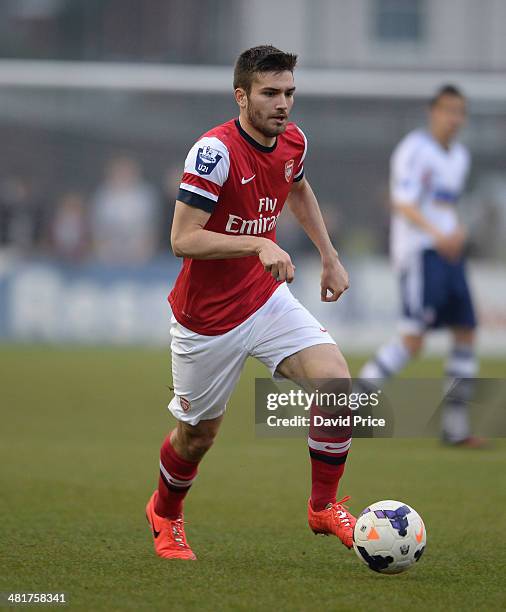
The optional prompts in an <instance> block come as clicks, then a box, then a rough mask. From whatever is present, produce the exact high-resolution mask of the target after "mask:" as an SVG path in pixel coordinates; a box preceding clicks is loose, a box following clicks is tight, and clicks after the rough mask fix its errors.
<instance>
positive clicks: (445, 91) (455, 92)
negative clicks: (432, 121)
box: [429, 83, 466, 108]
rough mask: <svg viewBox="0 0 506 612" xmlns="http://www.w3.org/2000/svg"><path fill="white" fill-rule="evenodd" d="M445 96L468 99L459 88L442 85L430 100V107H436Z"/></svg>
mask: <svg viewBox="0 0 506 612" xmlns="http://www.w3.org/2000/svg"><path fill="white" fill-rule="evenodd" d="M443 96H455V97H456V98H462V100H465V99H466V97H465V96H464V94H463V93H462V90H460V89H459V88H458V87H457V86H455V85H451V84H449V83H448V84H446V85H442V86H441V87H440V88H439V89H438V90H437V91H436V93H435V94H434V95H433V96H432V98H431V99H430V100H429V106H430V107H431V108H432V107H433V106H435V105H436V104H437V103H438V102H439V100H440V99H441V98H442V97H443Z"/></svg>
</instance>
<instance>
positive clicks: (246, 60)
mask: <svg viewBox="0 0 506 612" xmlns="http://www.w3.org/2000/svg"><path fill="white" fill-rule="evenodd" d="M296 64H297V56H296V55H295V54H293V53H285V52H284V51H280V50H279V49H276V47H273V46H272V45H260V46H258V47H252V48H251V49H246V51H243V52H242V53H241V55H239V57H238V58H237V61H236V63H235V68H234V89H237V88H238V87H241V88H242V89H244V90H245V91H246V93H249V92H250V91H251V85H252V83H253V79H254V78H255V73H256V72H284V71H285V70H289V71H290V72H292V73H293V70H294V68H295V65H296Z"/></svg>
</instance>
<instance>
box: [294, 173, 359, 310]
mask: <svg viewBox="0 0 506 612" xmlns="http://www.w3.org/2000/svg"><path fill="white" fill-rule="evenodd" d="M287 203H288V206H289V208H290V210H291V211H292V212H293V214H294V215H295V217H296V219H297V221H298V222H299V223H300V225H301V226H302V228H303V229H304V231H305V232H306V234H307V235H308V236H309V238H310V239H311V241H312V242H313V244H314V245H315V246H316V248H317V249H318V251H319V253H320V257H321V260H322V275H321V300H322V302H335V301H336V300H337V299H338V298H339V296H340V295H342V294H343V293H344V292H345V291H346V289H348V287H349V280H348V273H347V272H346V270H345V269H344V266H343V265H342V263H341V262H340V261H339V257H338V254H337V251H336V249H335V248H334V246H333V245H332V242H331V240H330V236H329V233H328V232H327V228H326V227H325V222H324V221H323V217H322V213H321V211H320V207H319V206H318V201H317V199H316V196H315V194H314V193H313V190H312V189H311V185H310V184H309V183H308V181H307V180H306V178H304V177H303V178H302V179H301V180H300V181H297V182H294V183H293V186H292V189H291V191H290V194H289V195H288V200H287ZM329 293H330V295H329Z"/></svg>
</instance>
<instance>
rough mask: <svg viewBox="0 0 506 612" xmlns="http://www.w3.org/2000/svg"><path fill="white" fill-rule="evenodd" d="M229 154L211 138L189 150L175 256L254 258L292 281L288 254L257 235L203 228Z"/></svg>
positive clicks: (174, 227) (177, 219)
mask: <svg viewBox="0 0 506 612" xmlns="http://www.w3.org/2000/svg"><path fill="white" fill-rule="evenodd" d="M229 168H230V158H229V151H228V149H227V147H226V145H225V144H224V143H223V142H222V141H221V140H220V139H218V138H216V137H214V136H204V137H203V138H201V139H200V140H199V141H198V142H197V143H195V145H194V146H193V147H192V148H191V149H190V152H189V153H188V156H187V157H186V160H185V167H184V173H183V179H182V182H181V185H180V189H179V194H178V197H177V200H176V207H175V211H174V221H173V224H172V232H171V246H172V250H173V252H174V255H176V257H185V258H188V259H233V258H238V257H248V256H252V255H253V256H254V255H257V256H258V257H259V259H260V261H261V263H262V265H263V266H264V269H265V270H266V271H267V272H270V273H271V274H272V276H273V277H274V278H276V279H278V280H281V281H284V280H286V281H287V282H291V281H292V280H293V275H294V266H293V264H292V262H291V259H290V256H289V255H288V253H286V252H285V251H283V249H281V248H280V247H279V246H278V245H277V244H276V243H274V242H273V241H272V240H269V239H267V238H263V237H259V236H229V235H227V234H222V233H220V232H213V231H211V230H207V229H205V226H206V224H207V222H208V220H209V218H210V216H211V214H212V212H213V210H214V208H215V207H216V206H219V195H220V191H221V188H222V186H223V184H224V183H225V181H226V180H227V178H228V172H229Z"/></svg>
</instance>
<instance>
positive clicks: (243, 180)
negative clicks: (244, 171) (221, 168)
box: [241, 174, 256, 185]
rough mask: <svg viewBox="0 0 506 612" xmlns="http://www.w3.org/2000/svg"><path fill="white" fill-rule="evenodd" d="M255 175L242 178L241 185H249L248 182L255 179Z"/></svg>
mask: <svg viewBox="0 0 506 612" xmlns="http://www.w3.org/2000/svg"><path fill="white" fill-rule="evenodd" d="M255 176H256V174H254V175H253V176H250V177H249V178H244V176H243V177H242V179H241V183H242V184H243V185H246V183H249V182H250V181H252V180H253V179H254V178H255Z"/></svg>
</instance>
